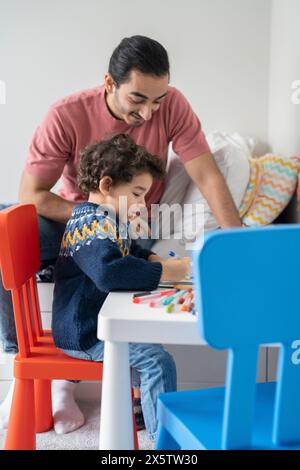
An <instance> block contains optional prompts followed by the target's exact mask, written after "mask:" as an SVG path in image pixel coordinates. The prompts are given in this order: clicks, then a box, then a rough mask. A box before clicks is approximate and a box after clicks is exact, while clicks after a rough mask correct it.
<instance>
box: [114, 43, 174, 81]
mask: <svg viewBox="0 0 300 470" xmlns="http://www.w3.org/2000/svg"><path fill="white" fill-rule="evenodd" d="M131 70H138V71H139V72H141V73H143V74H146V75H152V76H156V77H162V76H164V75H167V74H168V75H170V64H169V58H168V53H167V51H166V49H165V48H164V47H163V46H162V45H161V44H160V43H159V42H157V41H155V40H154V39H150V38H147V37H145V36H131V37H130V38H124V39H122V41H121V42H120V44H119V45H118V46H117V47H116V49H115V50H114V51H113V53H112V56H111V58H110V61H109V66H108V72H109V73H110V75H111V76H112V78H113V80H114V81H115V83H116V86H117V88H119V86H120V85H121V84H122V83H127V82H128V81H129V79H130V78H129V76H130V72H131Z"/></svg>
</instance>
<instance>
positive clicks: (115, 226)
mask: <svg viewBox="0 0 300 470" xmlns="http://www.w3.org/2000/svg"><path fill="white" fill-rule="evenodd" d="M163 165H164V164H163V162H162V160H161V159H160V158H159V157H156V156H153V155H151V154H149V153H148V152H147V151H146V150H145V149H144V148H143V147H141V146H139V145H136V144H135V143H134V141H133V140H132V139H131V138H130V137H129V136H128V135H126V134H119V135H116V136H114V137H113V138H111V139H110V140H105V141H102V142H99V143H96V144H93V145H90V146H89V147H87V148H86V149H84V151H83V152H82V153H81V161H80V168H79V176H78V184H79V187H80V188H81V190H82V191H83V192H85V193H89V199H88V201H87V202H83V203H81V204H78V205H77V206H76V207H75V208H74V209H73V212H72V216H71V218H70V220H69V221H68V223H67V225H66V230H65V233H64V236H63V239H62V244H61V250H60V254H59V257H58V260H57V262H56V265H55V289H54V299H53V319H52V329H53V337H54V341H55V344H56V346H57V347H58V348H60V349H62V350H63V352H64V353H65V354H68V355H69V356H72V357H77V358H81V359H86V360H92V361H102V360H103V352H104V343H103V341H100V340H98V339H97V317H98V313H99V311H100V309H101V306H102V305H103V302H104V301H105V299H106V297H107V295H108V293H109V292H111V291H113V290H122V289H124V290H134V291H136V290H143V291H144V290H154V289H156V288H157V286H158V284H159V282H160V281H163V280H169V279H172V280H174V281H178V280H181V279H183V278H185V276H186V275H187V274H188V273H189V269H190V260H189V258H184V259H181V260H171V259H170V260H163V259H162V258H160V257H159V256H157V255H155V254H154V253H153V252H151V251H149V250H146V249H143V248H141V247H140V246H139V245H138V244H137V242H136V241H135V240H132V239H130V237H129V236H128V233H129V227H130V224H131V223H133V222H134V219H135V216H134V215H131V216H130V223H129V222H128V221H127V219H126V216H127V214H128V209H131V211H130V213H131V214H132V208H134V207H140V206H142V207H144V206H145V195H146V194H147V192H148V191H149V189H150V187H151V185H152V181H153V178H163V177H164V166H163ZM124 201H125V202H126V203H127V207H126V209H127V210H125V211H124V207H122V203H124ZM124 214H125V216H124ZM138 340H139V338H138V337H137V338H136V341H137V342H136V343H131V344H129V358H130V365H131V367H132V369H133V386H134V387H135V388H139V387H140V393H141V406H142V411H143V416H144V420H145V426H146V429H147V431H148V432H149V436H150V439H152V440H155V437H156V432H157V420H156V402H157V396H158V394H159V393H161V392H164V391H175V390H176V366H175V362H174V360H173V358H172V356H171V355H170V354H169V353H168V352H167V351H165V350H164V348H163V347H162V346H161V345H159V344H140V343H138Z"/></svg>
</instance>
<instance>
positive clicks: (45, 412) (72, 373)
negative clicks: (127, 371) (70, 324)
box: [0, 204, 138, 450]
mask: <svg viewBox="0 0 300 470" xmlns="http://www.w3.org/2000/svg"><path fill="white" fill-rule="evenodd" d="M0 259H1V271H2V279H3V285H4V287H5V289H7V290H10V291H11V293H12V300H13V308H14V317H15V324H16V332H17V338H18V346H19V353H18V354H17V355H16V357H15V360H14V377H15V389H14V395H13V401H12V407H11V412H10V419H9V425H8V430H7V435H6V442H5V450H34V449H35V448H36V432H45V431H49V430H50V429H52V427H53V416H52V402H51V380H55V379H65V380H100V381H101V380H102V373H103V362H93V361H85V360H81V359H75V358H72V357H69V356H67V355H66V354H64V353H63V352H61V351H60V350H59V349H57V348H56V347H55V345H54V343H53V338H52V336H51V330H43V328H42V322H41V315H40V307H39V300H38V292H37V287H36V280H35V274H36V272H37V271H38V270H39V269H40V249H39V236H38V222H37V213H36V209H35V206H34V205H31V204H20V205H15V206H11V207H8V208H7V209H4V210H2V211H0ZM133 428H134V443H135V449H138V439H137V431H136V425H135V419H134V416H133Z"/></svg>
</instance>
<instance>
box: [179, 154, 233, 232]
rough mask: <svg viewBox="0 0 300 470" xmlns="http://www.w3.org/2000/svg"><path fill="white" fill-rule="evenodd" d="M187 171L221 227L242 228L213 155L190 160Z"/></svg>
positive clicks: (204, 155)
mask: <svg viewBox="0 0 300 470" xmlns="http://www.w3.org/2000/svg"><path fill="white" fill-rule="evenodd" d="M185 169H186V171H187V173H188V174H189V175H190V177H191V179H192V180H193V181H194V183H195V184H196V186H197V187H198V189H199V191H200V192H201V193H202V194H203V196H204V197H205V199H206V200H207V202H208V205H209V207H210V208H211V210H212V212H213V215H214V216H215V218H216V220H217V222H218V223H219V225H220V227H221V228H229V227H241V225H242V224H241V220H240V217H239V213H238V210H237V208H236V206H235V204H234V201H233V199H232V196H231V194H230V191H229V189H228V186H227V184H226V182H225V179H224V177H223V175H222V173H221V172H220V170H219V168H218V166H217V164H216V162H215V160H214V158H213V156H212V154H211V153H205V154H203V155H200V156H199V157H197V158H194V159H193V160H190V161H189V162H187V163H186V164H185Z"/></svg>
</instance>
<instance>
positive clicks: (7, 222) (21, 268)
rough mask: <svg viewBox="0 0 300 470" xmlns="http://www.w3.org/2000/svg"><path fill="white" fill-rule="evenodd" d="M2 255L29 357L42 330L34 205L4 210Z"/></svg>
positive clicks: (0, 218)
mask: <svg viewBox="0 0 300 470" xmlns="http://www.w3.org/2000/svg"><path fill="white" fill-rule="evenodd" d="M0 259H1V273H2V280H3V285H4V287H5V289H7V290H11V293H12V299H13V306H14V315H15V323H16V331H17V338H18V346H19V353H20V356H21V357H27V356H28V355H29V354H30V349H31V347H32V346H33V345H34V343H35V341H36V338H37V337H38V336H40V335H41V331H42V326H41V317H40V308H39V302H38V295H37V288H36V279H35V274H36V272H37V271H38V270H39V269H40V243H39V232H38V221H37V212H36V208H35V206H34V205H32V204H18V205H15V206H11V207H8V208H7V209H4V210H2V211H0Z"/></svg>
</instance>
